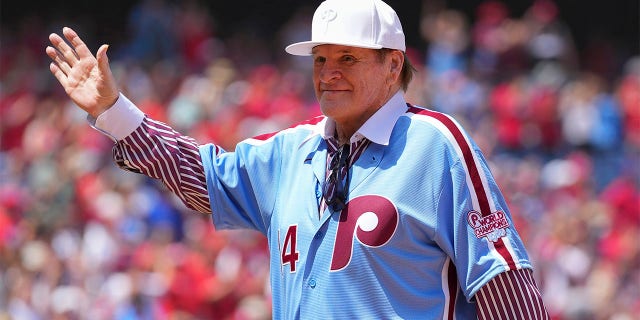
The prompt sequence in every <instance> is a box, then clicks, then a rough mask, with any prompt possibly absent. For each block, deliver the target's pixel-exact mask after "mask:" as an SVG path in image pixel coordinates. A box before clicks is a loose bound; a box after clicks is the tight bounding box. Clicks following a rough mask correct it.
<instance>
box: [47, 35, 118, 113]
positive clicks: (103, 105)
mask: <svg viewBox="0 0 640 320" xmlns="http://www.w3.org/2000/svg"><path fill="white" fill-rule="evenodd" d="M62 32H63V35H64V37H65V38H66V39H67V41H68V42H69V44H70V45H69V44H68V43H67V42H65V40H64V39H62V37H60V36H59V35H57V34H55V33H52V34H51V35H49V41H51V44H52V45H53V47H50V46H48V47H47V48H46V53H47V55H48V56H49V57H50V58H51V60H53V62H52V63H51V64H50V65H49V69H50V70H51V73H53V75H54V76H55V77H56V79H58V81H59V82H60V84H61V85H62V87H64V90H65V92H66V93H67V95H68V96H69V98H71V100H72V101H73V102H74V103H75V104H77V105H78V106H79V107H80V108H82V109H83V110H85V111H86V112H88V113H89V114H90V115H91V116H93V117H97V116H98V115H100V113H102V112H104V111H105V110H106V109H108V108H109V107H110V106H112V105H113V104H114V103H115V102H116V100H117V99H118V88H117V86H116V83H115V79H114V77H113V74H112V73H111V69H110V68H109V60H108V58H107V48H108V46H107V45H102V46H101V47H100V48H99V49H98V52H97V53H96V56H94V55H93V54H92V53H91V51H89V48H87V46H86V45H85V43H84V41H82V39H80V37H79V36H78V34H77V33H76V32H75V31H74V30H73V29H71V28H67V27H65V28H64V29H63V30H62Z"/></svg>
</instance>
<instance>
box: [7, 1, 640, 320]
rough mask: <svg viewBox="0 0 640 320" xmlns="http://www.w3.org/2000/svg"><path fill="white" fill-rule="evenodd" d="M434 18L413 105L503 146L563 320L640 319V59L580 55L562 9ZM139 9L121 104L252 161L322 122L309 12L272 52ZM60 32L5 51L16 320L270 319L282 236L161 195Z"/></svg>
mask: <svg viewBox="0 0 640 320" xmlns="http://www.w3.org/2000/svg"><path fill="white" fill-rule="evenodd" d="M425 3H428V2H425ZM416 12H420V10H416ZM422 12H423V13H419V14H421V16H420V30H410V31H409V30H405V32H413V33H417V34H419V35H420V36H421V38H422V39H423V41H424V44H425V46H424V48H410V49H409V50H408V56H409V57H410V59H411V61H412V63H413V64H414V65H415V66H416V68H417V70H418V74H417V76H416V77H415V80H414V81H413V83H412V85H411V87H410V89H409V90H408V92H407V100H408V101H409V102H412V103H414V104H417V105H422V106H427V107H429V108H432V109H435V110H439V111H443V112H447V113H449V114H451V115H453V116H455V117H456V119H458V120H459V121H460V122H461V123H462V124H463V125H464V127H465V128H466V129H467V130H468V131H469V132H470V134H471V135H472V136H473V137H474V139H475V140H476V142H477V143H478V144H479V145H480V147H481V148H482V150H483V151H484V152H485V156H486V157H487V159H488V160H489V163H490V165H491V167H492V170H493V172H494V174H495V176H496V179H497V180H498V183H499V185H500V186H501V187H502V189H503V191H504V193H505V196H506V197H507V198H508V202H509V204H510V208H511V211H512V214H513V216H514V220H515V224H516V226H517V228H518V230H519V232H520V234H521V236H522V238H523V240H524V241H525V244H526V245H527V247H528V249H529V253H530V256H531V259H532V261H533V264H534V266H535V268H536V269H535V275H536V278H537V280H538V284H539V286H540V289H541V291H542V295H543V297H544V300H545V301H546V304H547V308H548V309H549V312H550V313H551V315H552V316H553V318H554V319H558V320H565V319H567V320H573V319H576V320H578V319H587V320H588V319H613V320H628V319H629V320H630V319H634V317H635V316H637V315H638V314H640V55H639V53H638V52H631V53H630V54H629V52H624V51H623V52H621V51H619V50H616V47H614V46H607V43H606V42H605V43H602V45H598V46H591V47H588V48H585V49H583V51H582V52H580V53H579V54H578V50H577V48H576V45H575V43H574V39H573V37H572V33H575V32H580V30H570V29H569V28H568V26H567V25H566V24H565V23H564V22H563V21H562V20H561V19H560V15H559V12H558V7H557V6H556V5H555V4H554V2H553V1H551V0H536V1H534V2H533V4H532V5H531V7H530V8H528V9H527V10H526V12H525V13H524V14H522V15H520V16H514V14H512V13H510V12H509V10H508V7H507V6H505V5H504V4H503V3H501V2H499V1H495V0H486V1H484V2H482V3H481V4H480V5H479V6H478V7H477V8H476V10H475V11H474V16H473V17H468V16H465V15H464V14H463V13H462V12H460V11H456V10H452V9H448V8H445V7H439V6H426V8H425V10H423V11H422ZM128 15H129V22H128V24H127V36H126V37H124V36H123V38H122V41H121V42H119V43H112V44H111V48H110V49H109V56H110V60H111V64H112V68H113V71H114V74H115V76H116V77H117V79H118V83H119V85H120V86H121V88H120V89H121V91H122V92H123V93H124V94H125V95H127V96H128V97H129V98H130V99H131V100H132V101H134V102H135V103H136V104H137V105H138V106H139V107H140V108H141V109H142V110H143V111H144V112H145V113H147V114H148V115H150V116H151V117H153V118H155V119H158V120H162V121H165V122H167V123H170V124H171V125H172V126H173V127H174V128H176V129H177V130H179V131H181V132H182V133H185V134H188V135H191V136H193V137H194V138H196V140H198V141H199V142H201V143H206V142H211V141H215V142H216V143H218V144H220V145H221V146H223V147H224V148H225V149H226V150H233V148H234V145H235V144H236V143H237V142H238V141H240V140H241V139H244V138H248V137H250V136H253V135H257V134H261V133H265V132H271V131H275V130H278V129H283V128H286V127H288V126H290V125H291V124H294V123H296V122H299V121H301V120H304V119H307V118H309V117H312V116H315V115H318V114H320V111H319V108H318V105H317V104H316V102H315V97H314V95H313V90H312V85H311V83H310V82H311V76H310V67H311V63H310V61H309V60H307V59H305V58H300V57H289V56H286V54H285V53H284V52H281V51H283V50H282V48H283V47H284V46H285V45H286V44H288V43H291V42H294V41H298V40H300V39H303V38H305V37H307V36H308V33H309V32H308V30H310V26H309V24H310V20H311V19H310V12H309V11H308V10H301V11H300V13H299V14H296V15H293V16H292V18H291V19H290V20H289V21H287V23H285V24H283V26H282V29H281V30H273V31H274V32H273V33H272V35H273V36H272V37H271V38H268V39H264V38H262V37H257V36H255V35H251V34H238V35H235V36H234V37H229V38H224V39H223V38H220V37H218V36H217V35H216V32H215V28H213V25H214V22H213V21H214V17H213V16H212V15H211V13H209V12H208V11H207V10H206V9H205V8H204V7H202V6H200V5H198V3H197V2H195V1H188V2H185V3H182V4H181V5H178V6H176V5H168V4H166V3H165V2H163V1H158V0H151V1H148V0H145V1H141V2H140V3H139V4H137V5H135V6H134V7H133V8H132V10H131V11H130V12H129V13H128ZM472 18H473V19H472ZM471 21H473V23H471ZM59 23H60V22H45V21H39V20H38V19H37V18H31V19H30V20H29V21H25V23H23V24H22V25H21V26H19V27H18V28H16V29H13V31H12V32H10V33H9V32H6V31H2V34H1V36H2V38H1V39H0V40H1V43H2V46H1V47H0V79H1V80H0V319H27V320H31V319H33V320H35V319H123V320H124V319H126V320H129V319H234V320H235V319H268V318H270V315H271V309H270V308H271V307H270V288H269V277H268V275H269V270H268V268H269V261H268V259H269V256H268V253H267V252H266V243H265V242H266V240H265V238H264V237H263V236H261V235H259V234H256V233H253V232H249V231H221V232H216V231H215V230H214V228H213V225H212V223H211V222H210V217H208V216H206V215H202V214H199V213H195V212H193V211H190V210H189V209H186V208H185V207H184V205H182V204H181V203H179V201H178V200H177V198H176V197H174V196H173V195H171V194H170V193H169V192H168V191H167V190H166V188H164V187H163V186H162V185H161V184H160V183H159V182H158V181H155V180H152V179H149V178H146V177H143V176H139V175H135V174H131V173H126V172H124V171H122V170H120V169H118V168H116V166H115V165H114V164H113V163H112V161H111V148H112V142H111V141H110V140H109V139H108V138H106V137H104V136H102V135H101V134H100V133H98V132H97V131H95V130H93V129H92V128H90V127H89V125H88V124H87V121H86V114H84V113H83V112H82V111H81V110H80V109H78V108H77V107H75V106H74V105H73V103H72V102H70V101H69V100H68V99H67V97H66V95H65V94H64V92H63V91H62V88H61V86H60V85H59V84H58V83H57V82H56V80H55V78H54V77H53V76H52V75H51V74H50V72H49V70H48V63H49V59H48V57H47V56H46V54H45V53H44V48H45V46H46V45H47V43H48V41H47V36H48V34H49V33H50V32H60V30H61V26H62V25H59ZM83 23H84V24H80V25H72V26H73V27H75V28H76V31H78V33H79V34H80V35H81V36H86V37H87V38H89V39H91V37H92V35H91V31H92V30H95V29H96V26H92V25H91V24H90V22H87V21H85V22H83ZM271 47H277V48H280V50H279V51H278V52H275V53H274V52H270V51H268V49H267V48H271ZM95 48H97V46H96V47H95ZM92 50H95V49H92ZM635 319H637V318H635Z"/></svg>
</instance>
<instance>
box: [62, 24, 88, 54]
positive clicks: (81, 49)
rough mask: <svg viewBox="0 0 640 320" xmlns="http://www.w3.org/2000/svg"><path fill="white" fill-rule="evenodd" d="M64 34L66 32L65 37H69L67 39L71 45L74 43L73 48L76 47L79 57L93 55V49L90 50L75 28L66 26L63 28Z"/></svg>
mask: <svg viewBox="0 0 640 320" xmlns="http://www.w3.org/2000/svg"><path fill="white" fill-rule="evenodd" d="M62 34H64V37H65V38H67V40H68V41H69V42H70V43H71V45H73V48H74V49H75V51H76V53H77V54H78V56H79V57H86V56H92V55H93V54H92V53H91V51H89V48H88V47H87V45H86V44H85V43H84V41H82V39H80V37H79V36H78V34H77V33H76V32H75V31H74V30H73V29H71V28H69V27H64V28H63V29H62Z"/></svg>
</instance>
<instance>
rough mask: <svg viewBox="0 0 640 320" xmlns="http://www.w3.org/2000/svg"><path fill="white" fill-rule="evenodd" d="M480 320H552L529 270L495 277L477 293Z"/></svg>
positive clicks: (514, 271)
mask: <svg viewBox="0 0 640 320" xmlns="http://www.w3.org/2000/svg"><path fill="white" fill-rule="evenodd" d="M475 298H476V308H477V311H478V319H479V320H490V319H497V320H499V319H531V320H545V319H551V317H550V316H549V314H548V313H547V310H546V309H545V307H544V304H543V302H542V296H541V295H540V291H539V290H538V286H537V285H536V282H535V280H534V279H533V274H532V272H531V270H530V269H520V270H510V271H507V272H503V273H501V274H499V275H497V276H496V277H495V278H493V279H491V281H489V283H487V284H486V285H484V286H483V287H482V288H480V291H478V293H476V296H475Z"/></svg>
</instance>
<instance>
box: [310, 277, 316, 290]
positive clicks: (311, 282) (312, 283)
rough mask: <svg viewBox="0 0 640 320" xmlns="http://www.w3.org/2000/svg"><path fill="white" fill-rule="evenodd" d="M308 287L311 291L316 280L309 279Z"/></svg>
mask: <svg viewBox="0 0 640 320" xmlns="http://www.w3.org/2000/svg"><path fill="white" fill-rule="evenodd" d="M309 287H311V289H313V288H315V287H316V279H309Z"/></svg>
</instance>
